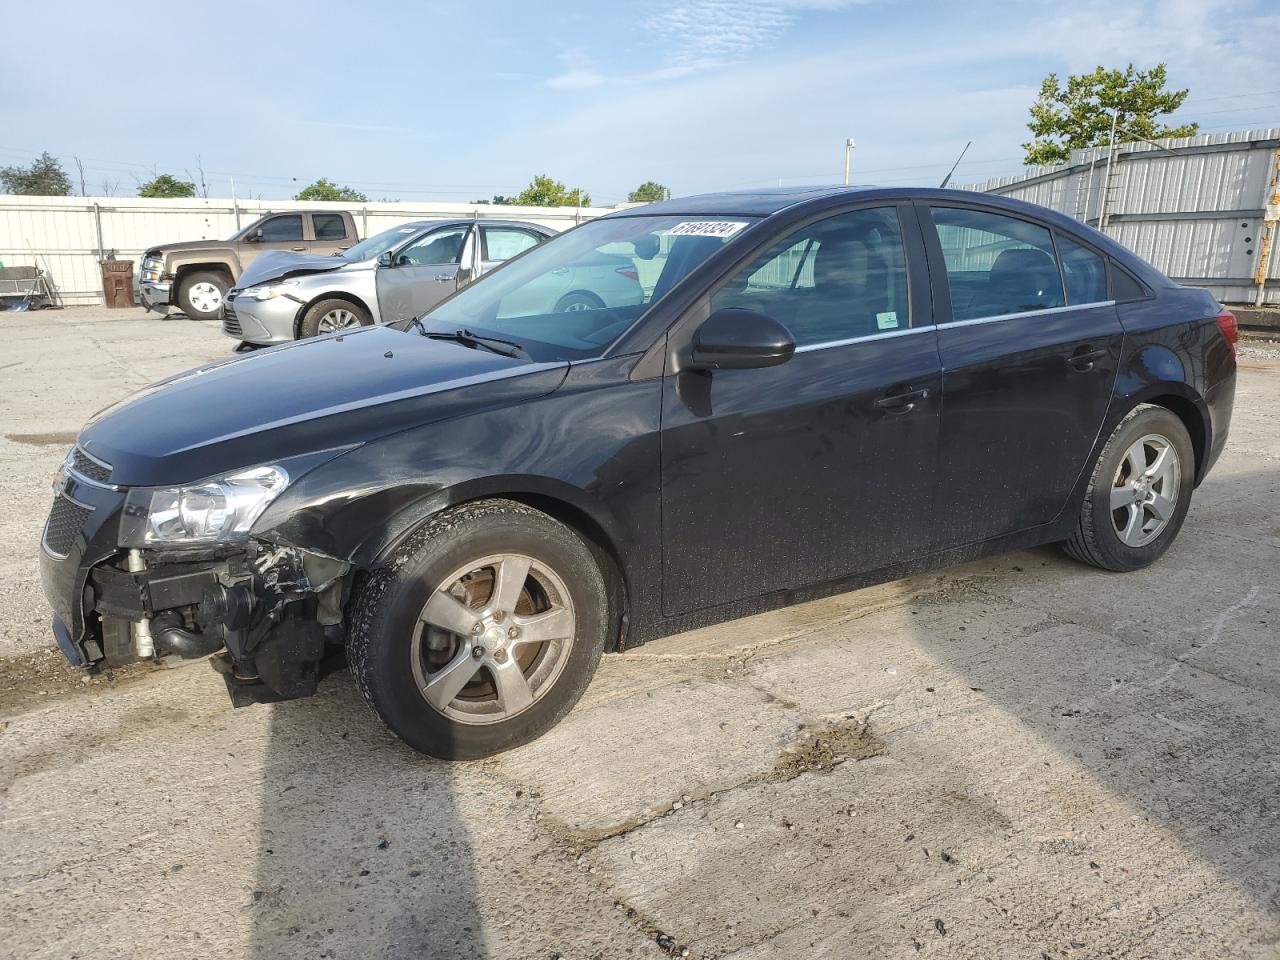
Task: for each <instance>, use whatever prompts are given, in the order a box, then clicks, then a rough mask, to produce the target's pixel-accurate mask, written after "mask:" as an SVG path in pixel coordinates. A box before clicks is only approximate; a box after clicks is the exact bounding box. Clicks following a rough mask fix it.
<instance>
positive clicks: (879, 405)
mask: <svg viewBox="0 0 1280 960" xmlns="http://www.w3.org/2000/svg"><path fill="white" fill-rule="evenodd" d="M928 396H929V391H928V390H925V389H920V390H908V391H907V392H906V393H895V394H893V395H892V396H888V397H881V398H880V399H879V400H877V401H876V403H875V406H876V409H877V410H883V411H884V412H885V413H910V412H911V411H912V410H914V409H915V406H916V401H917V400H924V399H925V398H926V397H928Z"/></svg>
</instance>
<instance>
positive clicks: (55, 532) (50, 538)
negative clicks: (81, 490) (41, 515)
mask: <svg viewBox="0 0 1280 960" xmlns="http://www.w3.org/2000/svg"><path fill="white" fill-rule="evenodd" d="M91 513H93V511H92V510H91V509H89V508H88V507H82V506H80V504H78V503H76V502H74V501H72V500H68V499H67V498H66V497H63V496H58V497H54V500H53V509H52V510H50V511H49V519H48V520H47V521H45V525H44V548H45V549H46V550H48V551H49V552H50V553H51V554H53V555H54V556H55V557H65V556H66V555H67V554H68V553H70V552H71V548H72V547H73V546H75V542H76V536H77V535H79V533H80V531H81V530H83V529H84V524H85V521H86V520H88V519H89V515H90V514H91Z"/></svg>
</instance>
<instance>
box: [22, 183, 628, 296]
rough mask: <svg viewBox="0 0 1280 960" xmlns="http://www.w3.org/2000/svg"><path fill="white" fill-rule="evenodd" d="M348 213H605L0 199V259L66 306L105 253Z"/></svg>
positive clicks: (372, 218) (366, 228) (93, 290)
mask: <svg viewBox="0 0 1280 960" xmlns="http://www.w3.org/2000/svg"><path fill="white" fill-rule="evenodd" d="M279 210H350V211H351V212H352V213H353V214H354V215H355V218H356V226H357V227H358V228H359V230H360V236H361V237H367V236H369V235H370V234H374V233H378V232H379V231H381V230H385V229H387V228H388V227H393V226H395V225H396V224H398V223H405V222H407V221H410V220H431V219H447V218H451V217H479V218H481V219H484V218H495V217H497V218H503V219H513V220H530V221H532V222H534V223H541V224H545V225H546V226H549V227H552V228H553V229H557V230H564V229H567V228H568V227H571V226H573V225H574V224H575V223H578V222H581V221H582V220H588V219H590V218H592V217H596V216H599V215H600V214H602V213H606V212H608V211H607V210H605V209H601V208H588V207H582V208H578V207H499V206H490V205H488V204H470V203H433V202H429V201H428V202H397V203H365V204H359V205H354V204H349V203H322V202H317V201H309V202H298V201H290V200H276V201H267V200H239V201H234V202H233V201H231V200H215V199H212V198H210V199H207V200H204V199H184V200H152V199H147V198H144V197H19V196H7V195H6V196H0V261H3V263H4V264H5V265H7V266H11V267H16V266H26V265H35V266H42V267H47V269H48V270H49V273H50V274H51V276H52V278H53V281H54V283H55V284H57V287H58V290H59V292H60V293H61V294H62V297H63V299H64V300H65V302H67V303H101V302H102V282H101V280H100V273H99V268H98V259H99V239H101V251H102V252H103V253H110V252H111V251H114V252H115V255H116V257H117V258H118V259H121V260H133V261H135V263H136V262H137V261H139V260H140V259H141V257H142V253H143V251H145V250H146V249H147V248H148V247H150V246H155V245H156V244H160V243H172V242H175V241H180V240H215V239H216V240H225V239H226V238H227V237H230V236H231V235H232V234H234V233H235V232H236V231H237V230H239V229H240V228H241V227H244V226H247V225H248V224H249V223H251V222H252V221H253V220H256V219H257V218H258V217H260V216H262V215H263V214H264V213H268V212H273V211H279Z"/></svg>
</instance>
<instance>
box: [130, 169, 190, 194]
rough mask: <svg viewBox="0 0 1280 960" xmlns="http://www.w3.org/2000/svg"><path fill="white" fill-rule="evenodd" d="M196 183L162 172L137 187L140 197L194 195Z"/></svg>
mask: <svg viewBox="0 0 1280 960" xmlns="http://www.w3.org/2000/svg"><path fill="white" fill-rule="evenodd" d="M195 195H196V185H195V184H194V183H192V182H191V181H190V180H179V179H178V178H177V177H173V176H170V175H169V174H167V173H162V174H160V175H159V176H157V177H156V178H155V179H154V180H151V181H148V182H147V183H144V184H142V185H141V186H139V187H138V196H140V197H194V196H195Z"/></svg>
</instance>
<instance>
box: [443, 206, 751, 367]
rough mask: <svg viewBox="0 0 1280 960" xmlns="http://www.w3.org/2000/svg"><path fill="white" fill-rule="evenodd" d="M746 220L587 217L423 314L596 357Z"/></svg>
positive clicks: (538, 348)
mask: <svg viewBox="0 0 1280 960" xmlns="http://www.w3.org/2000/svg"><path fill="white" fill-rule="evenodd" d="M752 222H753V220H752V218H749V217H734V218H732V219H724V220H713V219H710V218H697V217H692V216H666V217H657V216H653V217H618V218H607V219H602V220H592V221H590V222H588V223H585V224H583V225H582V226H581V227H578V228H576V229H574V230H570V231H569V232H567V233H564V234H561V235H560V236H558V237H554V238H552V239H551V240H548V241H547V242H546V243H543V244H541V245H540V246H537V247H534V248H533V249H532V250H530V251H528V252H527V253H524V254H522V255H521V256H519V257H517V258H516V259H514V260H512V261H511V262H510V263H508V264H507V265H506V266H504V267H503V268H502V269H501V270H499V271H497V272H496V273H494V274H493V275H492V276H489V277H485V278H484V279H483V280H482V281H481V282H478V283H474V284H472V285H471V286H468V287H463V288H462V289H461V290H460V291H459V292H458V293H457V294H456V295H454V296H453V297H450V298H449V299H448V300H446V301H445V302H444V303H442V304H440V306H438V307H436V308H435V309H434V310H432V311H431V312H430V313H428V314H427V315H426V316H425V317H423V318H422V319H423V322H424V323H425V324H426V326H427V327H428V328H429V329H431V330H433V331H439V332H454V331H457V330H470V331H471V332H473V333H476V334H480V335H488V336H492V337H501V338H503V339H505V340H510V341H514V342H516V343H519V344H520V346H521V347H522V348H523V349H524V350H525V351H526V352H527V353H528V354H529V355H530V356H532V357H533V358H534V359H535V360H584V359H588V358H590V357H596V356H599V355H600V354H602V353H603V352H604V351H605V349H606V348H608V346H609V345H610V344H611V343H613V341H615V340H616V339H618V337H620V336H621V335H622V334H623V333H624V332H626V330H627V328H628V327H630V326H631V325H632V324H633V323H634V322H635V321H636V320H637V319H638V318H639V317H640V315H641V314H642V313H644V312H645V311H646V310H647V309H648V308H649V307H650V306H652V305H653V304H654V303H656V302H657V301H658V300H660V299H661V298H662V297H663V296H665V295H666V293H667V291H669V290H670V289H671V288H672V287H674V286H675V285H676V284H677V283H678V282H679V281H680V280H682V279H683V278H684V277H685V276H686V275H687V274H688V273H689V272H690V271H691V270H693V269H694V267H696V266H697V265H698V264H700V263H701V262H702V261H703V260H705V259H706V258H707V257H708V256H710V255H711V254H712V253H714V252H715V251H716V250H718V249H719V248H720V247H721V246H723V245H724V244H725V243H726V242H727V241H729V240H730V239H732V238H733V237H735V236H736V235H737V234H738V233H739V232H740V231H741V230H743V229H744V228H745V227H747V226H748V225H750V224H751V223H752Z"/></svg>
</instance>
